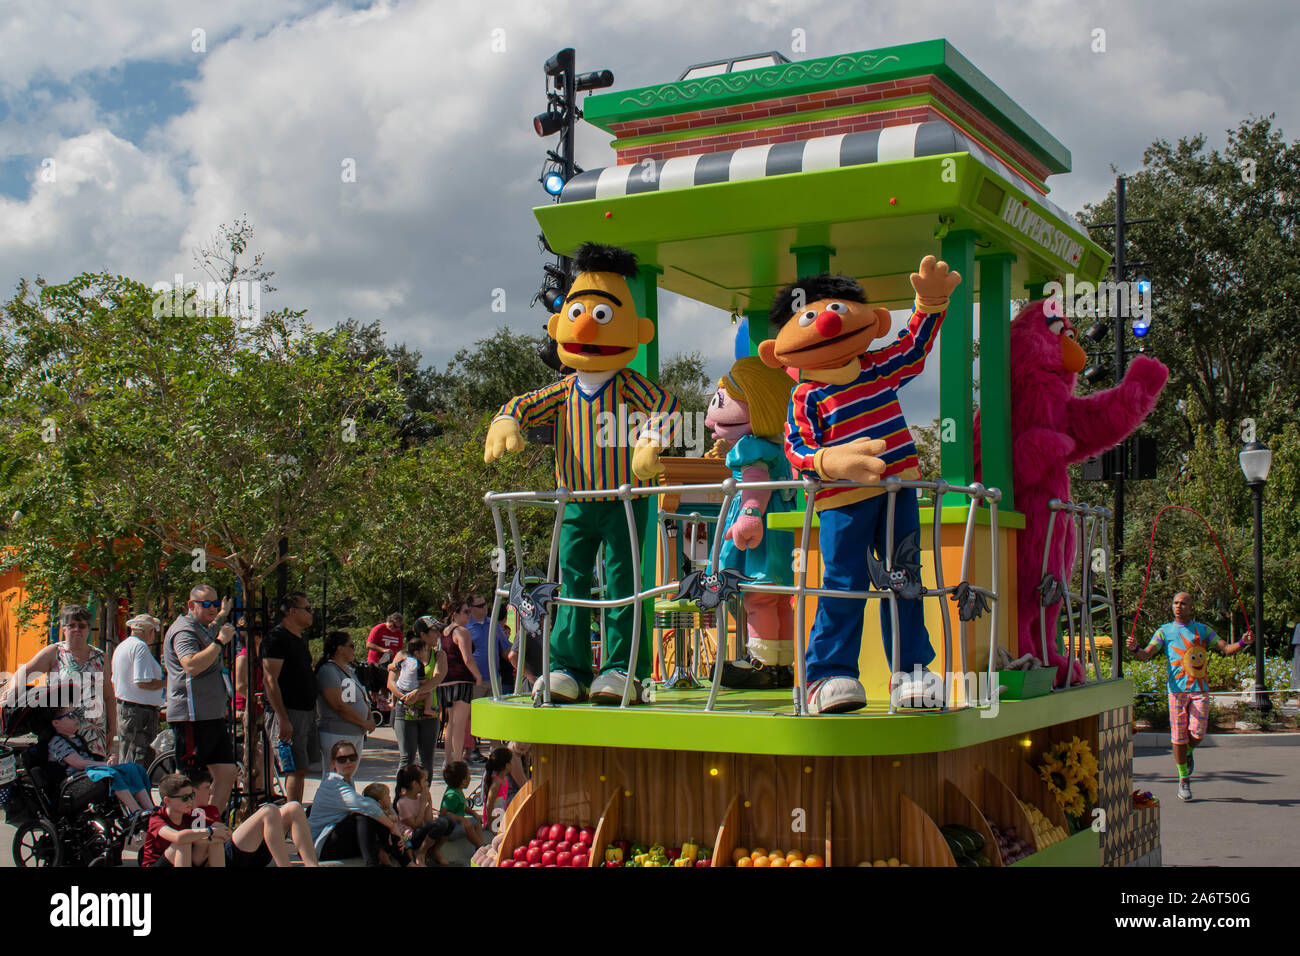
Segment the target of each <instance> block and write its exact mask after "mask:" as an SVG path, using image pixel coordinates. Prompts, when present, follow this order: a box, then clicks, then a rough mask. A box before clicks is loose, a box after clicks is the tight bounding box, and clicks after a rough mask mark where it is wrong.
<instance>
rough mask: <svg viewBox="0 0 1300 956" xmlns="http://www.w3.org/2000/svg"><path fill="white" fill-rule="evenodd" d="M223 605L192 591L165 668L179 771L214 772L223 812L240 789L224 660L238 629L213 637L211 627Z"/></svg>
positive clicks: (207, 593) (167, 641) (170, 633)
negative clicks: (201, 769) (228, 723)
mask: <svg viewBox="0 0 1300 956" xmlns="http://www.w3.org/2000/svg"><path fill="white" fill-rule="evenodd" d="M220 606H221V602H220V601H219V600H218V599H217V592H216V589H215V588H212V587H209V586H208V585H206V584H200V585H199V586H198V587H196V588H194V589H193V590H192V591H190V599H189V601H188V602H187V603H186V612H185V613H184V614H182V615H181V616H180V617H178V618H176V620H175V621H174V622H173V623H172V626H171V627H169V628H168V629H167V636H166V637H165V638H164V639H163V665H164V666H165V667H166V668H167V723H169V724H170V725H171V727H172V730H173V732H174V733H175V736H176V764H177V769H179V770H180V771H181V772H184V771H185V770H186V769H187V768H190V767H207V768H208V769H209V770H210V771H211V772H212V802H213V804H214V805H215V806H217V807H220V808H223V809H224V808H225V806H226V802H227V801H228V800H229V799H230V791H231V789H232V788H233V787H234V784H235V747H234V742H233V741H232V740H231V739H230V731H229V730H227V728H226V703H227V700H228V695H227V691H226V680H225V677H224V676H223V675H222V672H221V659H222V656H223V654H224V653H225V649H226V647H227V645H229V644H230V642H231V641H232V640H234V638H235V629H234V628H233V627H231V626H230V625H229V624H226V625H224V626H223V627H222V628H221V630H220V631H218V632H217V634H216V636H215V637H214V636H213V634H212V631H211V630H210V627H211V625H212V623H213V622H214V621H215V620H216V619H217V616H218V614H219V613H220Z"/></svg>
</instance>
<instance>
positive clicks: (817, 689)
mask: <svg viewBox="0 0 1300 956" xmlns="http://www.w3.org/2000/svg"><path fill="white" fill-rule="evenodd" d="M866 706H867V692H866V690H865V689H864V688H863V686H862V684H861V683H859V682H858V681H856V680H854V679H853V678H852V677H823V678H822V679H821V680H815V681H813V682H812V683H811V684H809V685H808V713H810V714H843V713H847V712H848V711H851V710H861V709H862V708H863V707H866Z"/></svg>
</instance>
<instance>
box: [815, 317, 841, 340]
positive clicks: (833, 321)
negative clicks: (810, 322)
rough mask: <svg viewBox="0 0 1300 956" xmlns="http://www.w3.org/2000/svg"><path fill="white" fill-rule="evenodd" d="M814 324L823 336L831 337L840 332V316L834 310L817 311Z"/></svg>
mask: <svg viewBox="0 0 1300 956" xmlns="http://www.w3.org/2000/svg"><path fill="white" fill-rule="evenodd" d="M814 324H815V325H816V326H817V331H818V332H820V333H821V334H822V336H823V337H824V338H828V339H833V338H835V336H837V335H839V334H840V328H841V323H840V317H839V316H838V315H836V314H835V313H834V312H829V311H827V312H821V313H819V314H818V316H817V321H816V322H815V323H814Z"/></svg>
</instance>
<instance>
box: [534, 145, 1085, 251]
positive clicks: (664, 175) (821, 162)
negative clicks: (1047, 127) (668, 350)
mask: <svg viewBox="0 0 1300 956" xmlns="http://www.w3.org/2000/svg"><path fill="white" fill-rule="evenodd" d="M947 153H970V155H971V156H972V157H974V158H975V159H976V160H977V161H978V162H979V163H981V164H982V165H983V166H985V167H987V168H988V169H989V170H991V171H992V172H994V173H997V174H998V175H999V176H1001V177H1002V178H1003V179H1006V180H1008V181H1009V182H1012V183H1014V184H1016V185H1017V186H1020V187H1021V188H1024V189H1026V190H1027V191H1028V190H1029V186H1028V183H1027V182H1026V180H1025V178H1024V177H1023V176H1022V175H1021V174H1020V173H1018V172H1016V171H1015V170H1013V169H1012V168H1011V167H1010V166H1008V165H1007V164H1006V163H1004V162H1003V161H1002V160H1000V159H998V158H997V157H996V156H994V155H993V154H992V153H990V152H989V151H988V150H986V149H984V147H982V146H981V145H980V144H979V143H977V142H975V141H974V140H972V139H971V138H970V137H968V136H966V135H965V134H964V133H962V131H961V130H959V129H957V128H956V127H954V126H952V125H950V124H949V123H946V122H944V121H943V120H930V121H928V122H925V123H914V124H912V125H910V126H890V127H887V128H885V129H877V130H869V131H866V132H862V133H840V134H838V135H835V136H819V137H816V138H815V139H806V140H797V141H795V142H792V143H771V144H768V145H765V146H745V147H743V148H741V149H733V150H727V151H725V152H721V153H705V154H703V155H698V156H674V157H673V158H672V159H666V160H664V161H662V162H659V163H656V164H655V166H654V167H651V166H649V165H648V164H647V163H644V162H642V163H629V164H627V165H624V166H606V167H604V168H601V169H590V170H587V171H586V172H584V173H581V174H580V175H578V176H575V177H574V178H573V179H571V180H569V182H568V183H567V184H565V187H564V191H563V192H562V193H561V194H560V202H580V201H582V200H585V199H607V198H611V197H615V196H631V195H635V194H637V193H653V192H662V191H664V190H667V189H687V188H689V187H691V186H707V185H709V184H711V183H728V182H738V181H740V180H743V179H761V178H762V177H765V176H784V175H788V174H790V173H810V172H814V171H816V170H822V169H836V168H839V167H843V166H862V165H866V164H868V163H884V162H889V161H890V160H896V159H919V158H922V157H925V156H942V155H945V154H947ZM1034 191H1035V192H1036V190H1034ZM1035 201H1036V202H1038V203H1040V204H1042V205H1043V206H1046V207H1047V208H1048V209H1050V210H1051V211H1052V212H1053V213H1055V214H1056V215H1057V216H1058V217H1059V218H1060V219H1061V220H1062V221H1063V222H1065V223H1068V224H1070V225H1073V226H1074V227H1075V228H1077V229H1078V230H1079V232H1080V233H1083V228H1082V226H1080V225H1079V223H1078V221H1077V220H1076V219H1075V218H1074V217H1073V216H1072V215H1070V214H1069V213H1067V212H1066V211H1065V210H1064V209H1061V208H1060V207H1059V206H1057V205H1055V204H1054V203H1052V202H1051V201H1050V200H1048V199H1047V198H1046V197H1043V196H1041V195H1038V196H1036V197H1035ZM1085 235H1086V233H1085Z"/></svg>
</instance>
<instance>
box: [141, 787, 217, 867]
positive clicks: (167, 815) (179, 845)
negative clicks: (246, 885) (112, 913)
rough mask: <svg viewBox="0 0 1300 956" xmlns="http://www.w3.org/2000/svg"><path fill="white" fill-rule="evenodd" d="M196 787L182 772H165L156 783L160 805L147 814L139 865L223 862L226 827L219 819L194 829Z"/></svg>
mask: <svg viewBox="0 0 1300 956" xmlns="http://www.w3.org/2000/svg"><path fill="white" fill-rule="evenodd" d="M196 789H197V788H196V787H195V786H194V784H193V783H192V782H191V781H190V779H189V777H187V776H185V774H183V773H169V774H168V775H167V776H165V777H163V778H162V781H161V782H160V783H159V784H158V793H159V794H160V795H161V796H162V806H161V807H159V808H158V809H157V810H155V811H154V812H153V813H152V814H150V815H149V829H148V833H147V835H146V836H145V840H144V846H142V847H141V848H140V865H141V866H160V867H173V866H190V867H193V866H216V867H223V868H224V867H225V865H226V838H227V837H229V836H230V830H229V829H228V828H227V827H226V826H225V825H224V824H223V823H222V822H221V821H220V820H217V821H215V822H214V823H213V824H212V825H211V826H204V825H201V826H200V827H199V828H198V829H195V828H194V812H193V811H194V799H195V794H196Z"/></svg>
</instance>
